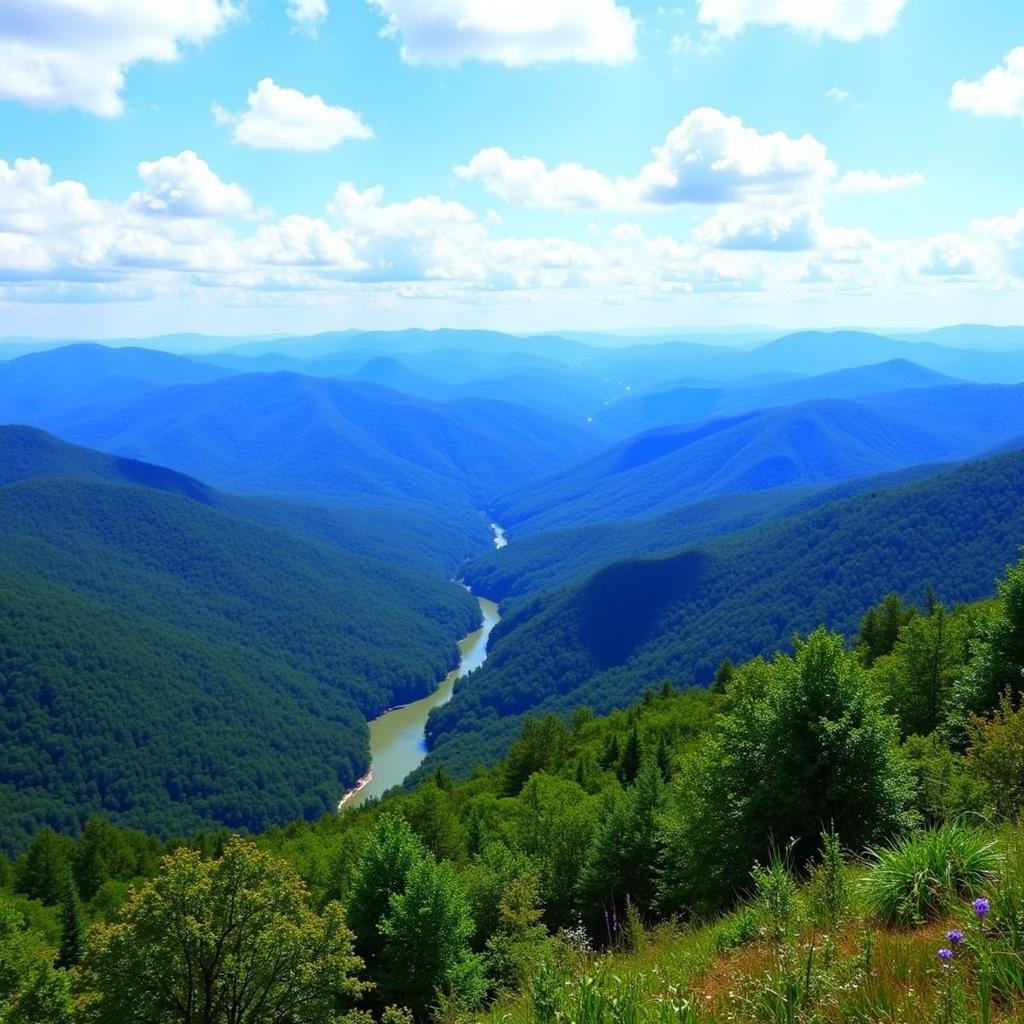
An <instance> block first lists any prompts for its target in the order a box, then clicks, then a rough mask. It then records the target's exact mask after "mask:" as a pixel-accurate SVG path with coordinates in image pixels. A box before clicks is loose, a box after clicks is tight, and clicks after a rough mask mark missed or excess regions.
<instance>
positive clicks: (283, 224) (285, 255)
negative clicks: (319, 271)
mask: <svg viewBox="0 0 1024 1024" xmlns="http://www.w3.org/2000/svg"><path fill="white" fill-rule="evenodd" d="M241 248H242V251H243V253H244V254H245V255H246V256H247V257H248V258H249V259H251V260H252V261H253V262H256V263H268V264H279V265H285V266H287V265H296V266H330V267H335V268H339V269H343V270H350V271H358V270H366V269H367V268H368V264H366V263H364V262H363V261H362V260H360V259H359V258H358V257H357V256H356V255H355V253H354V252H353V249H352V242H351V240H350V239H349V238H347V237H346V236H345V234H344V233H343V232H341V231H337V230H335V229H334V228H332V227H331V226H330V225H329V224H328V223H327V222H326V221H325V220H322V219H321V218H318V217H306V216H302V215H300V214H292V215H291V216H289V217H285V218H284V219H283V220H281V221H280V223H278V224H261V225H260V226H259V227H258V228H257V229H256V234H255V235H254V236H253V237H252V238H250V239H247V240H246V241H245V242H243V243H242V246H241Z"/></svg>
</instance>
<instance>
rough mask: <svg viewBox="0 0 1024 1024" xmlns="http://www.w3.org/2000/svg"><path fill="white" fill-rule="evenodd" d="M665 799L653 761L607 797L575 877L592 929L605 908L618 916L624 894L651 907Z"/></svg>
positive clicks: (647, 908)
mask: <svg viewBox="0 0 1024 1024" xmlns="http://www.w3.org/2000/svg"><path fill="white" fill-rule="evenodd" d="M665 798H666V790H665V783H664V781H663V780H662V777H661V772H660V771H659V770H658V768H657V766H656V765H654V764H648V765H646V766H645V767H644V768H643V770H642V771H641V772H640V774H639V776H638V777H637V780H636V783H635V784H634V785H632V786H631V787H630V788H629V789H627V790H626V791H625V792H624V793H620V794H616V795H614V796H613V797H612V802H611V806H610V807H609V808H608V809H607V811H606V813H605V814H604V815H603V817H602V819H601V822H600V824H599V825H598V827H597V831H596V833H595V834H594V840H593V843H592V844H591V846H590V850H589V851H588V854H587V859H586V864H585V866H584V868H583V872H582V874H581V876H580V882H579V890H578V891H579V896H580V907H581V909H582V910H583V912H584V914H585V916H586V918H587V920H588V921H589V922H590V924H591V927H592V929H594V930H595V931H597V930H599V929H597V927H596V926H597V925H598V923H599V921H600V920H601V919H603V915H604V912H605V911H606V910H607V911H611V910H614V911H615V913H616V918H619V917H622V916H623V914H624V912H625V907H626V897H627V896H628V897H629V898H630V899H631V900H632V902H633V903H634V904H635V905H636V907H637V908H638V910H639V911H640V912H641V913H648V912H649V911H650V910H651V908H652V907H653V905H654V901H655V896H656V893H657V878H658V871H659V868H660V865H661V858H662V847H661V832H660V828H659V824H660V818H661V815H662V812H663V811H664V809H665Z"/></svg>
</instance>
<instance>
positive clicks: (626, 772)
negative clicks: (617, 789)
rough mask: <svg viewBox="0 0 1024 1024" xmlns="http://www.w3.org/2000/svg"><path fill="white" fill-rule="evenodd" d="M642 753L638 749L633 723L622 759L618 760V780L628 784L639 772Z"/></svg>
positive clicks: (637, 738) (637, 735)
mask: <svg viewBox="0 0 1024 1024" xmlns="http://www.w3.org/2000/svg"><path fill="white" fill-rule="evenodd" d="M642 759H643V753H642V751H641V749H640V735H639V733H638V732H637V728H636V724H634V725H633V728H632V730H631V731H630V733H629V739H627V740H626V747H625V749H624V750H623V751H622V759H621V760H620V761H619V781H620V782H621V783H622V784H623V785H624V786H629V785H631V784H632V783H633V780H634V779H635V778H636V777H637V775H639V773H640V764H641V761H642Z"/></svg>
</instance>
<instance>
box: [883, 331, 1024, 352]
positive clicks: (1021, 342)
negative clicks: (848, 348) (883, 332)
mask: <svg viewBox="0 0 1024 1024" xmlns="http://www.w3.org/2000/svg"><path fill="white" fill-rule="evenodd" d="M894 337H897V338H901V339H902V340H904V341H911V342H919V341H927V342H932V343H934V344H936V345H948V346H950V347H951V348H966V349H974V348H979V349H985V350H987V351H989V352H1002V351H1008V350H1009V351H1012V350H1015V349H1024V327H991V326H988V325H985V324H957V325H955V326H952V327H940V328H938V329H937V330H934V331H922V332H920V333H917V334H896V335H894Z"/></svg>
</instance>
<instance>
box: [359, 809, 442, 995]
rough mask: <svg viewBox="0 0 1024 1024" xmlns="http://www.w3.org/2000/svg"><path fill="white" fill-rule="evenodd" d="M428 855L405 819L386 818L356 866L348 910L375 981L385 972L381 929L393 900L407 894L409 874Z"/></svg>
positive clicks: (369, 841) (370, 973) (382, 816)
mask: <svg viewBox="0 0 1024 1024" xmlns="http://www.w3.org/2000/svg"><path fill="white" fill-rule="evenodd" d="M426 855H427V854H426V851H425V850H424V849H423V844H422V843H421V842H420V840H419V838H418V837H417V836H416V835H415V834H414V833H413V831H412V829H411V828H410V827H409V823H408V822H407V821H406V820H405V818H402V817H400V816H398V815H397V814H384V815H381V817H380V818H379V819H378V820H377V824H376V825H375V826H374V829H373V832H372V833H371V835H370V838H369V840H368V841H367V844H366V847H365V849H364V850H363V855H362V857H361V858H360V861H359V863H358V865H357V866H356V870H355V876H354V878H353V880H352V891H351V893H350V894H349V900H348V906H347V908H346V910H347V913H346V917H347V920H348V923H349V926H350V927H351V928H352V930H353V931H354V932H355V935H356V939H355V948H356V952H357V953H358V954H359V956H361V957H362V958H363V960H364V962H365V963H366V970H367V973H368V975H369V976H370V977H371V978H373V979H376V978H377V977H378V976H379V974H380V972H381V970H382V965H381V954H382V952H383V950H384V939H383V937H382V935H381V931H380V925H381V922H382V921H383V920H384V917H385V916H386V915H387V914H388V913H389V911H390V908H391V897H392V896H394V895H396V894H398V893H401V892H404V891H405V886H406V882H407V881H408V878H409V874H410V872H411V871H412V869H413V867H414V866H415V865H416V864H418V863H419V862H420V861H422V860H423V859H424V857H426Z"/></svg>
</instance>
